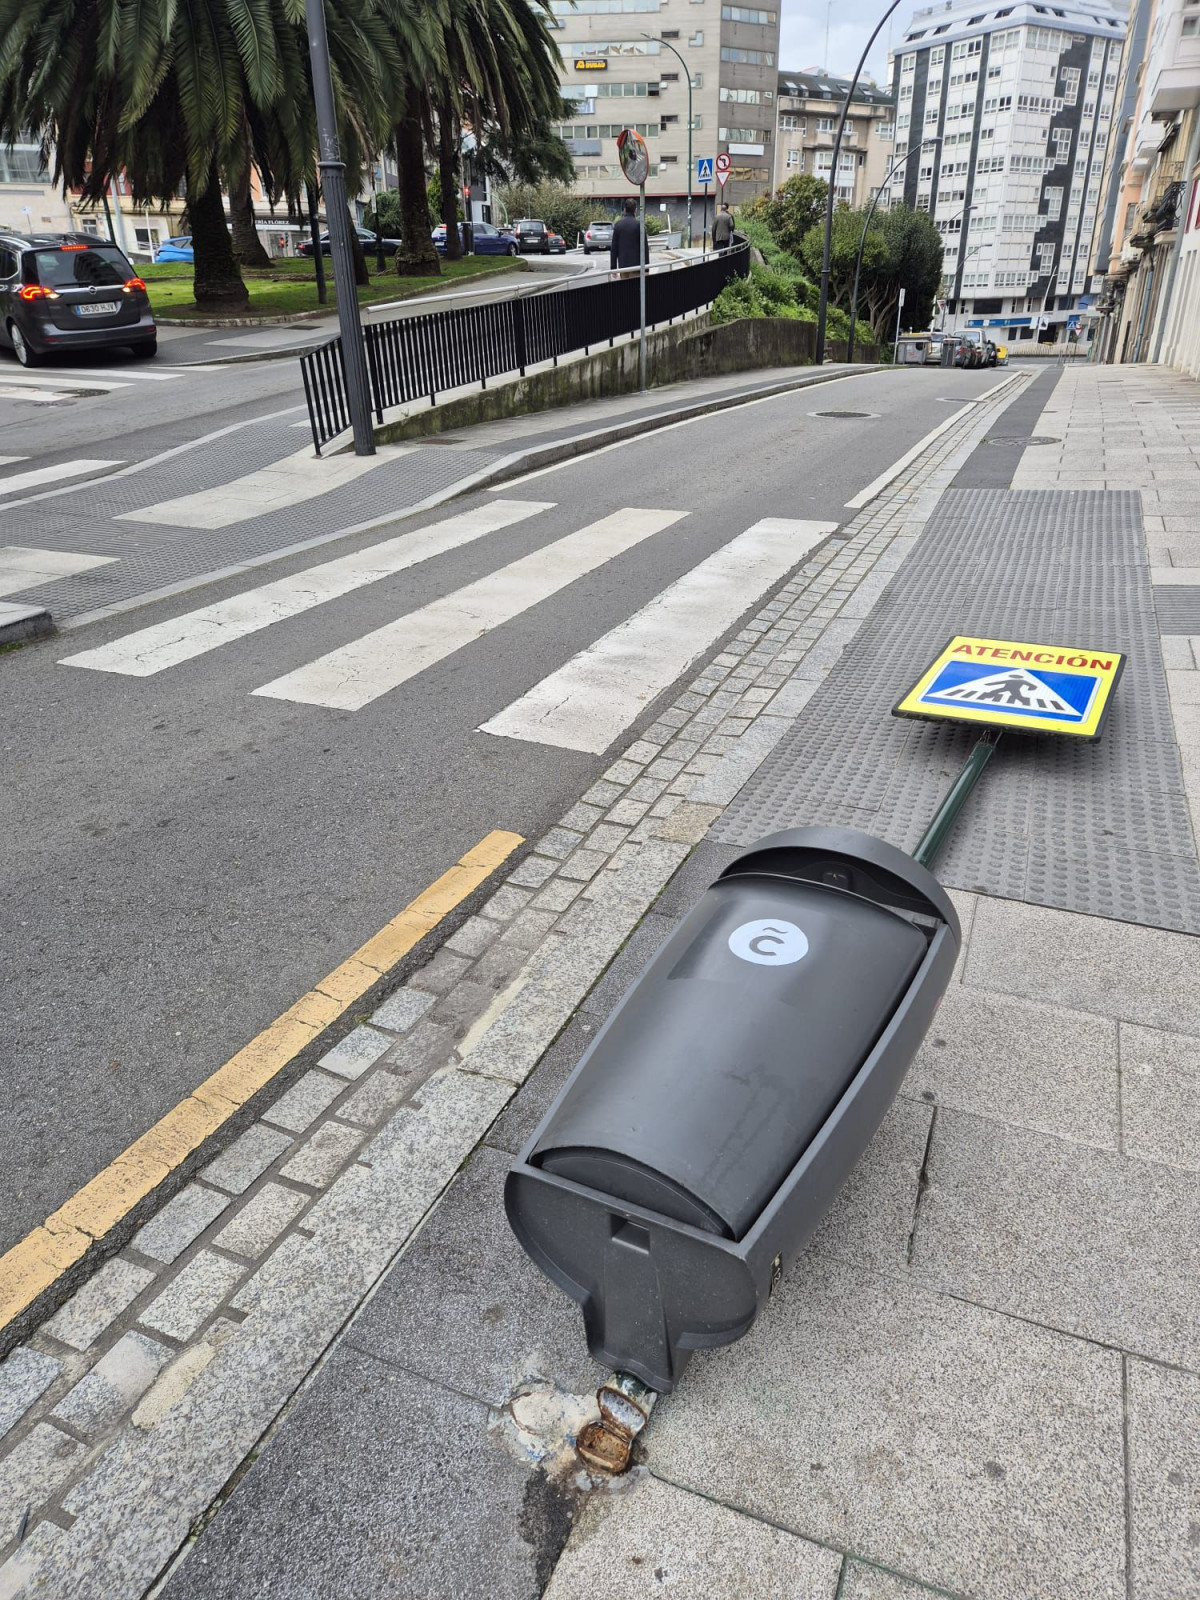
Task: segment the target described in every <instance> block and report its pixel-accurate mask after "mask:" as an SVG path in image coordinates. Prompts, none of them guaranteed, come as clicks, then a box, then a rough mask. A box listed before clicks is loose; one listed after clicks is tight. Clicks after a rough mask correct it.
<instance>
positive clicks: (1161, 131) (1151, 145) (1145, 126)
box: [1129, 116, 1170, 172]
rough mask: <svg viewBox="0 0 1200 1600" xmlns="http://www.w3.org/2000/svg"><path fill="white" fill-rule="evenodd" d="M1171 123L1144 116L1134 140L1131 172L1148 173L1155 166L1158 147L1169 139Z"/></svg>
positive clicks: (1130, 162)
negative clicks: (1168, 131) (1168, 133)
mask: <svg viewBox="0 0 1200 1600" xmlns="http://www.w3.org/2000/svg"><path fill="white" fill-rule="evenodd" d="M1169 127H1170V122H1169V121H1168V120H1166V119H1164V120H1161V121H1160V120H1159V119H1158V118H1157V117H1154V116H1143V118H1142V120H1141V122H1140V124H1139V125H1138V130H1137V133H1136V134H1135V135H1134V140H1133V154H1132V156H1131V157H1130V160H1129V170H1130V172H1146V171H1147V170H1148V169H1149V168H1150V167H1152V166H1153V165H1154V158H1155V156H1156V155H1157V154H1158V147H1159V146H1160V145H1161V144H1162V142H1163V140H1164V139H1165V138H1166V137H1167V129H1168V128H1169Z"/></svg>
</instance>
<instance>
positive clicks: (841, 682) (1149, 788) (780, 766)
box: [713, 488, 1200, 932]
mask: <svg viewBox="0 0 1200 1600" xmlns="http://www.w3.org/2000/svg"><path fill="white" fill-rule="evenodd" d="M1116 568H1119V569H1120V575H1119V577H1117V578H1114V569H1116ZM1165 589H1166V586H1160V587H1159V588H1158V589H1154V588H1152V586H1151V583H1150V571H1149V566H1148V564H1147V559H1146V551H1145V544H1144V541H1143V537H1142V509H1141V503H1140V498H1139V496H1138V495H1137V494H1136V493H1135V492H1107V491H1093V490H1086V491H1074V492H1058V491H1049V492H1047V491H1038V490H1018V491H1008V490H1000V489H990V488H983V489H981V488H952V489H949V490H948V491H947V492H946V493H945V494H944V495H943V497H942V499H941V501H940V503H939V505H938V507H937V510H936V511H935V512H934V514H933V516H932V517H931V518H930V521H929V523H928V525H927V527H926V529H925V532H924V534H923V536H922V538H921V540H920V542H919V544H918V545H917V547H916V549H915V550H914V552H913V553H912V555H911V556H910V557H909V559H908V560H907V562H906V563H905V564H904V566H903V567H902V568H901V569H900V571H899V572H898V573H897V575H896V577H895V579H894V580H893V582H892V583H891V585H890V587H889V588H888V590H887V592H886V594H884V595H883V596H882V597H881V598H880V600H879V601H878V603H877V604H876V605H875V607H874V609H873V610H872V611H871V613H870V615H869V616H868V618H867V619H866V621H865V622H864V623H863V626H862V629H861V631H860V632H859V634H858V635H857V637H856V638H855V640H854V642H853V644H852V645H851V647H850V648H849V649H847V650H846V651H845V653H844V654H843V655H842V656H841V657H840V659H839V660H838V662H837V663H836V665H834V667H833V669H832V671H831V672H830V674H829V676H828V677H827V678H826V679H825V681H824V682H823V683H822V684H821V686H820V687H819V689H818V690H817V692H816V694H815V695H814V696H813V698H812V699H811V700H810V701H809V703H808V705H807V706H806V707H805V709H804V711H803V712H802V713H801V714H800V716H799V718H798V719H797V721H796V723H795V724H794V726H793V727H792V729H791V730H790V731H789V732H788V733H787V734H786V735H785V736H784V738H783V739H781V740H780V742H779V743H778V744H777V745H776V747H775V749H774V751H773V752H772V754H771V755H770V756H768V757H767V759H766V761H764V763H763V765H762V767H761V768H760V769H759V771H758V772H757V773H756V774H755V776H754V777H753V778H752V779H751V780H750V782H749V783H748V784H747V785H746V787H745V788H744V789H743V790H742V792H741V794H740V795H739V796H738V797H737V799H736V800H734V802H733V804H732V805H731V806H730V807H729V809H728V810H727V811H726V813H725V815H724V817H723V818H722V819H721V822H720V823H719V825H718V826H717V828H716V829H714V832H713V838H714V840H717V841H720V842H722V843H725V844H730V845H744V844H749V843H751V842H752V841H753V840H754V839H756V838H759V837H761V836H762V835H763V834H765V833H770V832H772V831H774V830H775V829H777V828H785V827H793V826H797V825H801V824H805V823H814V822H825V823H835V824H838V825H840V826H844V827H854V828H862V829H864V830H865V831H867V832H870V833H874V834H877V835H878V836H879V837H881V838H885V839H888V840H890V841H891V842H892V843H894V844H898V845H900V846H901V847H903V848H905V849H909V850H911V849H912V848H913V847H914V846H915V844H916V842H917V840H918V839H919V838H920V836H921V833H922V832H923V831H924V828H925V825H926V824H927V822H928V821H929V819H930V817H931V816H932V815H933V811H934V809H935V807H936V805H937V802H938V800H939V799H940V798H941V796H942V795H943V794H944V793H945V791H946V789H947V788H948V787H949V784H950V781H951V778H952V777H953V774H954V773H955V772H956V771H957V769H958V768H959V766H961V764H962V761H963V760H964V759H965V757H966V754H967V751H968V750H969V749H970V747H971V744H972V743H973V738H974V736H973V734H972V732H971V731H970V730H966V729H957V728H947V727H938V726H936V725H932V724H924V725H923V724H921V723H919V722H909V721H904V722H901V721H898V720H897V719H895V718H893V717H892V716H891V714H890V713H891V708H892V706H893V704H894V703H895V702H896V700H897V699H899V697H900V694H901V693H902V692H903V690H904V689H905V688H907V687H908V686H909V685H910V684H911V683H913V682H915V681H916V679H917V677H918V676H919V675H920V672H921V669H922V668H923V667H924V666H925V665H926V663H927V662H928V661H929V659H930V658H931V656H932V655H933V654H934V653H935V652H936V650H937V649H938V648H940V646H941V645H942V644H944V643H945V641H946V640H947V639H948V638H949V637H950V636H951V635H953V634H955V633H974V634H981V635H985V636H986V635H991V636H994V637H1001V638H1011V639H1031V640H1037V639H1048V640H1052V641H1054V642H1060V641H1061V642H1062V643H1064V644H1068V643H1075V642H1078V643H1081V644H1089V645H1095V646H1097V647H1099V646H1110V647H1111V648H1113V649H1120V650H1124V651H1125V652H1126V654H1127V656H1128V658H1129V659H1128V662H1127V665H1126V668H1125V673H1124V676H1123V678H1122V681H1121V684H1120V687H1119V689H1118V691H1117V696H1116V700H1115V702H1114V704H1113V709H1112V712H1111V714H1110V717H1109V722H1108V726H1107V728H1106V730H1105V733H1104V737H1103V738H1102V739H1101V740H1100V741H1099V742H1098V743H1093V744H1076V743H1072V742H1070V741H1067V740H1064V739H1059V740H1053V739H1048V738H1047V739H1037V738H1031V737H1024V738H1023V737H1021V736H1020V735H1014V734H1008V735H1006V736H1005V739H1004V741H1003V743H1002V744H1001V746H1000V749H999V751H998V752H997V754H996V756H994V757H993V759H992V762H991V764H990V766H989V768H988V771H987V773H986V774H985V776H984V778H983V781H982V783H981V784H980V786H979V789H978V790H977V791H976V793H975V794H974V795H973V796H972V798H971V801H970V803H969V807H968V810H967V811H966V812H965V813H964V816H963V819H962V821H961V822H960V823H959V825H958V827H957V828H956V830H955V832H954V834H953V836H952V837H951V839H950V841H949V843H948V845H947V846H946V848H945V849H944V851H943V853H942V855H941V857H940V859H939V861H938V868H937V870H938V876H939V877H940V878H941V879H942V881H943V882H945V883H947V884H950V885H952V886H953V887H955V888H960V889H975V890H980V891H982V892H984V893H987V894H995V895H1000V896H1002V897H1006V898H1010V899H1023V900H1030V901H1033V902H1036V903H1038V904H1041V905H1050V906H1057V907H1061V908H1063V909H1065V910H1071V911H1082V912H1090V913H1092V914H1095V915H1099V916H1109V917H1114V918H1117V919H1119V920H1124V921H1131V922H1142V923H1148V924H1151V925H1154V926H1158V927H1164V928H1176V929H1180V930H1183V931H1186V932H1200V862H1198V861H1197V855H1196V844H1195V839H1194V836H1193V833H1192V827H1191V822H1190V820H1189V815H1188V809H1187V802H1186V799H1185V795H1184V787H1183V776H1182V771H1181V768H1180V764H1179V753H1178V750H1177V748H1176V745H1175V735H1174V726H1173V723H1172V719H1171V710H1170V702H1169V699H1168V696H1167V684H1166V675H1165V672H1164V670H1163V662H1162V654H1161V648H1160V644H1159V632H1158V630H1159V625H1160V622H1161V618H1162V615H1163V608H1164V604H1166V605H1172V604H1177V605H1178V606H1179V611H1178V613H1177V614H1176V613H1172V628H1171V629H1168V630H1167V631H1178V632H1200V618H1197V619H1196V621H1195V625H1194V626H1193V625H1192V623H1190V622H1189V623H1186V624H1185V623H1184V621H1183V618H1184V617H1185V616H1190V613H1187V612H1186V610H1185V602H1182V601H1180V602H1176V601H1174V600H1172V599H1168V600H1167V601H1166V602H1164V599H1163V596H1164V592H1165ZM1174 593H1175V594H1184V595H1188V594H1193V593H1197V594H1198V598H1200V592H1198V591H1194V590H1191V589H1189V588H1188V587H1187V586H1180V587H1179V588H1178V589H1176V590H1175V591H1174ZM1156 605H1157V606H1158V612H1157V615H1156V609H1155V608H1156ZM1164 627H1165V625H1164Z"/></svg>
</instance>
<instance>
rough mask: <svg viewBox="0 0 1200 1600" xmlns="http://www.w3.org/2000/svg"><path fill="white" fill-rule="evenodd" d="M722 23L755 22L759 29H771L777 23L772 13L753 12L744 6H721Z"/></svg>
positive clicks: (775, 15)
mask: <svg viewBox="0 0 1200 1600" xmlns="http://www.w3.org/2000/svg"><path fill="white" fill-rule="evenodd" d="M721 21H722V22H757V23H758V24H759V25H760V27H763V28H773V27H774V26H775V23H776V22H777V21H778V17H777V14H776V13H775V12H774V11H753V10H751V9H749V8H748V7H746V6H722V7H721Z"/></svg>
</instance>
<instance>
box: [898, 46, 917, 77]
mask: <svg viewBox="0 0 1200 1600" xmlns="http://www.w3.org/2000/svg"><path fill="white" fill-rule="evenodd" d="M916 69H917V53H916V51H915V50H910V51H909V53H908V55H906V56H901V58H900V71H901V72H915V71H916Z"/></svg>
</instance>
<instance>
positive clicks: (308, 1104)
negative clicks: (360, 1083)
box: [267, 1069, 346, 1133]
mask: <svg viewBox="0 0 1200 1600" xmlns="http://www.w3.org/2000/svg"><path fill="white" fill-rule="evenodd" d="M345 1087H346V1085H345V1084H344V1083H343V1082H341V1081H340V1079H338V1078H333V1077H330V1076H329V1074H328V1073H325V1072H317V1071H316V1070H315V1069H314V1070H313V1071H312V1072H306V1073H305V1074H304V1076H303V1077H302V1078H300V1079H299V1080H298V1081H297V1082H296V1083H294V1084H293V1085H292V1087H291V1088H290V1089H289V1090H288V1092H287V1093H286V1094H285V1095H282V1096H281V1097H280V1099H278V1100H277V1101H276V1102H275V1104H274V1105H273V1106H272V1107H271V1109H270V1110H269V1111H268V1112H267V1116H268V1117H269V1118H270V1120H271V1121H272V1122H277V1123H278V1124H279V1126H280V1127H281V1128H287V1129H288V1130H289V1132H291V1133H303V1132H304V1130H305V1128H307V1127H308V1126H309V1125H310V1123H313V1122H315V1121H316V1120H317V1118H318V1117H319V1116H320V1115H321V1113H322V1112H323V1111H328V1110H329V1107H330V1106H331V1105H332V1104H333V1102H334V1101H335V1100H336V1099H337V1097H338V1095H339V1094H341V1092H342V1090H343V1089H344V1088H345Z"/></svg>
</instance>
